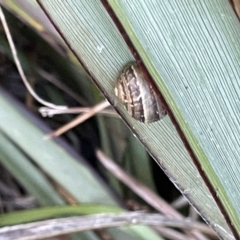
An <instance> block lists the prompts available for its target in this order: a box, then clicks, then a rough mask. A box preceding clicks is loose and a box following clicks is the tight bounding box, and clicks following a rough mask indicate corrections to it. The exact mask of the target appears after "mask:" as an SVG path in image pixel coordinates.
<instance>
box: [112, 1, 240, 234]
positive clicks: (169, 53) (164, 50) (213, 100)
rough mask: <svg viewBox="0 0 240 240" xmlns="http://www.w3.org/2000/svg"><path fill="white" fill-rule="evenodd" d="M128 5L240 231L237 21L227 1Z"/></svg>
mask: <svg viewBox="0 0 240 240" xmlns="http://www.w3.org/2000/svg"><path fill="white" fill-rule="evenodd" d="M111 2H112V3H113V5H115V4H116V2H115V1H111ZM125 3H126V2H124V1H122V4H119V5H118V4H116V5H115V8H116V11H118V12H119V18H120V19H124V18H126V19H127V20H128V21H130V22H131V26H130V25H129V24H128V25H127V27H128V30H129V32H130V33H132V34H131V36H133V38H132V39H133V40H134V43H136V46H138V47H139V49H138V50H139V52H140V54H141V55H142V57H143V59H144V60H145V61H146V63H147V65H148V64H150V65H152V66H149V68H150V69H151V68H152V67H154V68H155V69H157V71H158V73H156V71H154V70H152V74H153V76H154V78H155V79H158V84H159V87H160V89H161V92H162V93H163V94H164V95H165V97H166V99H167V101H168V103H169V105H170V106H171V108H172V110H173V111H174V114H175V115H176V117H177V119H178V121H179V123H180V125H181V127H182V129H183V131H184V133H185V135H186V136H187V138H188V140H189V143H190V144H191V147H192V149H193V150H194V152H195V154H196V155H197V157H198V158H199V160H200V162H201V165H202V168H203V169H204V171H205V172H206V173H207V175H208V176H209V179H210V182H211V183H212V184H213V186H214V188H215V189H216V192H217V193H216V194H217V195H218V197H219V198H220V199H221V201H222V203H223V205H224V207H225V209H227V212H228V213H229V214H230V218H231V221H232V222H233V223H234V225H235V226H236V228H237V229H238V231H239V232H240V229H239V226H240V220H239V219H240V218H239V216H240V202H239V198H240V196H239V188H240V178H239V173H240V172H239V155H240V152H239V150H240V146H239V145H240V144H239V141H238V139H239V133H240V132H239V130H240V129H239V120H238V116H239V113H240V107H239V106H240V105H239V102H240V101H239V93H240V88H239V81H238V79H239V75H240V71H239V66H238V64H237V63H238V62H239V61H238V59H239V57H240V52H239V50H238V45H239V34H238V31H237V29H238V28H239V20H238V19H237V17H235V14H234V12H233V10H232V7H231V5H230V4H229V5H228V4H226V2H225V1H222V3H221V4H219V2H218V1H211V3H210V2H208V1H206V2H203V3H201V4H196V3H193V2H192V3H191V2H189V1H188V2H186V1H181V3H177V2H175V3H174V2H173V3H170V4H169V3H166V4H164V3H162V4H157V3H153V2H152V3H151V4H146V3H144V2H141V3H139V2H137V1H135V3H133V2H131V4H125ZM120 9H121V11H122V12H121V11H119V10H120ZM127 20H126V21H127ZM123 22H124V21H123ZM159 23H164V24H159ZM149 26H150V27H149ZM234 28H235V30H236V31H234ZM146 29H148V30H147V31H146ZM133 32H134V34H133ZM139 39H141V42H139ZM159 40H160V41H159ZM149 43H151V44H149ZM161 78H162V79H163V80H164V82H162V80H161ZM169 92H170V93H171V94H172V97H173V98H174V100H175V101H173V99H172V97H170V95H169Z"/></svg>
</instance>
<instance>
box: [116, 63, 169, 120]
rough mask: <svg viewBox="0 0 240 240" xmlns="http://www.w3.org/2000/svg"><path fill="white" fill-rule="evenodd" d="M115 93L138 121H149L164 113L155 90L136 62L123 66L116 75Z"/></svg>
mask: <svg viewBox="0 0 240 240" xmlns="http://www.w3.org/2000/svg"><path fill="white" fill-rule="evenodd" d="M115 94H116V96H117V97H118V98H119V100H120V101H121V102H122V103H123V105H124V107H125V109H126V110H127V111H128V113H129V114H130V115H131V116H132V117H133V118H135V119H136V120H138V121H141V122H144V123H151V122H155V121H158V120H160V119H161V118H163V117H164V116H165V115H166V112H165V110H164V108H163V106H162V104H161V102H160V99H159V98H158V96H157V94H156V92H155V91H154V89H153V88H152V86H151V85H150V84H149V83H148V82H147V80H146V79H145V77H144V75H143V73H142V71H141V69H140V68H139V67H138V65H137V64H136V63H130V64H128V65H127V66H125V67H124V69H123V70H122V72H121V74H120V75H119V77H118V80H117V85H116V88H115Z"/></svg>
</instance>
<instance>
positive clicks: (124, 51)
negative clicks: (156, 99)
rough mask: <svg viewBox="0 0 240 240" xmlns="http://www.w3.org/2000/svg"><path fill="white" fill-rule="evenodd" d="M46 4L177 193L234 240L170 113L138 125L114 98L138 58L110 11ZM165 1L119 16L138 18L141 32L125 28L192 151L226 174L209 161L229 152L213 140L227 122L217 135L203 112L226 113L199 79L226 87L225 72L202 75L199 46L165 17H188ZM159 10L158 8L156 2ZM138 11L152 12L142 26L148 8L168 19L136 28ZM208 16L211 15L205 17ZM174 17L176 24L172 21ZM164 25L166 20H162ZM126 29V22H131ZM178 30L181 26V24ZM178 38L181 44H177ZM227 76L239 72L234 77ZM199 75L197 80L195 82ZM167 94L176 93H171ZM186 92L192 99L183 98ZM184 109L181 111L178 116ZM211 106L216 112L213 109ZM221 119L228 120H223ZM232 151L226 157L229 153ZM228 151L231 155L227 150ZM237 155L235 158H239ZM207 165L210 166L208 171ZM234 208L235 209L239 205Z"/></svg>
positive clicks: (91, 6) (87, 4)
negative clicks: (123, 73)
mask: <svg viewBox="0 0 240 240" xmlns="http://www.w3.org/2000/svg"><path fill="white" fill-rule="evenodd" d="M42 3H43V5H44V6H45V8H46V9H47V11H48V13H49V14H50V15H51V17H52V19H53V20H54V22H55V23H56V24H57V26H58V27H59V29H60V30H61V32H62V33H63V34H64V36H65V37H66V38H67V40H68V42H69V43H70V45H71V47H72V48H73V49H74V51H75V52H76V53H77V54H78V56H79V57H80V58H81V60H82V61H83V62H84V64H85V65H86V66H87V67H88V69H89V71H90V72H91V74H92V76H93V77H94V78H95V79H98V81H99V82H98V85H99V87H100V88H101V89H102V90H103V91H104V94H105V95H106V96H107V97H108V98H109V100H110V101H112V102H113V103H114V105H116V107H117V108H118V109H119V111H120V112H121V114H122V116H123V117H124V118H125V120H127V122H128V124H129V126H130V127H131V128H132V129H134V130H135V132H136V133H137V135H138V136H139V138H140V140H141V141H142V142H143V143H146V145H147V147H148V149H149V150H150V151H151V152H152V154H153V156H154V157H155V158H156V159H157V160H158V162H159V163H160V164H161V166H162V168H163V169H165V171H166V173H167V174H168V175H169V177H170V178H171V179H172V181H173V182H174V183H175V184H176V185H177V186H178V187H179V188H180V190H181V191H182V192H183V193H184V194H185V195H186V196H187V197H188V199H189V200H191V202H192V203H193V204H194V205H195V206H197V208H198V209H199V210H200V212H201V215H202V216H203V217H204V218H205V219H206V220H207V221H208V222H210V224H211V226H212V227H213V228H214V229H215V230H216V231H217V232H218V233H219V234H220V235H221V236H224V237H225V238H229V239H230V238H231V236H230V230H229V229H228V227H227V225H226V223H225V220H224V218H223V217H222V215H221V213H220V211H219V210H218V208H217V206H216V204H215V202H214V201H213V199H212V197H211V194H210V192H209V191H208V189H207V188H206V186H205V185H204V183H203V181H202V179H201V177H200V175H199V174H198V172H197V170H196V168H195V167H194V165H193V163H192V161H191V159H190V157H189V155H188V153H187V152H186V150H185V149H184V145H183V144H182V142H181V140H180V139H179V137H178V135H177V132H176V131H175V129H174V127H173V126H172V123H171V122H170V120H169V118H168V117H165V118H164V119H163V120H162V121H160V122H156V123H153V124H148V125H147V124H141V123H139V122H136V121H135V120H134V119H131V118H130V117H129V116H127V114H126V112H125V111H124V109H123V108H122V106H121V105H120V104H119V103H118V102H117V100H116V98H115V97H114V86H115V81H116V77H117V75H118V73H119V71H120V70H121V68H122V67H123V65H125V64H126V63H127V62H129V61H131V60H133V57H132V55H131V53H130V52H129V50H128V48H127V46H126V44H125V42H124V41H123V39H122V37H121V35H120V34H119V33H118V31H117V29H116V27H115V26H114V24H113V23H112V21H111V19H110V18H109V16H108V14H107V13H106V12H105V9H104V8H103V7H102V6H101V4H100V2H97V3H96V2H95V1H88V2H75V1H68V2H61V3H59V2H58V4H56V3H55V2H54V1H42ZM115 3H122V2H120V1H118V2H115ZM141 3H142V4H144V2H141ZM124 4H127V2H124ZM179 4H180V3H179ZM216 5H217V4H216ZM163 6H164V5H163ZM163 6H161V4H160V7H159V11H160V12H161V11H162V13H160V12H155V11H154V10H153V9H151V10H150V9H148V6H146V5H144V6H143V7H139V2H138V1H134V2H132V1H131V7H130V6H126V9H127V8H128V9H129V10H128V11H127V10H126V9H124V10H125V11H126V14H129V16H127V15H124V16H122V19H123V20H125V18H126V16H127V17H128V18H129V19H131V21H135V23H134V25H133V22H131V24H132V26H134V27H136V28H135V31H136V32H133V29H132V28H131V29H130V28H128V29H127V30H128V31H129V32H131V33H130V34H129V35H130V36H133V38H134V37H136V36H137V38H138V41H140V42H141V44H142V45H143V47H141V49H143V52H142V57H143V59H145V61H146V59H147V62H145V63H146V65H147V66H148V68H149V70H150V72H151V74H152V75H153V76H154V78H156V79H158V84H159V86H160V87H161V91H163V94H164V96H165V97H166V99H167V101H168V103H169V105H170V106H171V108H172V110H173V111H174V114H175V115H176V117H177V119H178V120H179V122H180V124H181V125H182V126H183V130H184V132H185V134H186V136H187V137H188V139H191V142H190V143H191V144H192V147H193V149H194V150H195V151H196V153H197V156H198V157H199V158H200V157H201V158H203V161H205V162H206V163H208V165H207V166H208V167H209V169H210V170H211V169H214V173H215V174H216V175H218V178H220V176H221V175H222V176H223V174H224V173H219V172H218V171H216V169H215V168H214V166H213V165H211V164H212V162H211V164H210V159H214V158H213V157H216V156H221V158H218V159H219V161H220V159H223V158H222V157H224V155H221V152H219V151H220V150H221V149H219V148H217V147H216V146H217V145H216V142H214V140H215V137H216V136H218V137H219V138H218V140H219V139H221V134H222V133H221V134H220V135H218V133H220V131H222V127H226V126H224V125H223V126H219V125H217V124H216V127H218V128H216V129H214V131H213V132H214V134H215V135H214V134H213V132H212V133H211V131H210V129H211V128H209V122H208V120H209V119H208V118H206V116H210V118H212V117H214V119H215V117H218V120H219V121H220V119H221V118H220V116H221V117H223V116H225V115H223V114H222V113H223V112H220V113H216V112H215V108H214V107H213V105H212V103H213V102H212V100H211V99H215V100H216V98H215V96H216V94H212V95H211V94H209V91H208V89H207V88H206V87H203V86H202V85H201V84H202V83H203V82H205V84H207V83H208V84H209V85H207V86H209V87H210V86H211V85H210V83H211V81H209V80H210V79H211V80H212V79H214V80H215V81H220V82H222V83H224V84H226V81H225V80H224V81H221V79H222V78H223V79H225V77H227V76H226V74H223V75H219V74H216V75H215V76H211V75H207V74H206V73H207V71H206V70H207V69H205V71H200V72H199V71H198V70H199V69H201V68H202V66H203V64H204V62H203V61H202V60H201V61H200V59H199V58H198V57H196V58H195V57H193V58H189V56H195V55H194V54H195V52H194V50H195V48H194V46H195V45H191V44H192V40H193V39H186V38H184V37H183V36H181V35H180V36H181V38H180V37H179V36H178V34H180V32H179V30H178V28H177V27H176V26H178V25H177V23H175V22H172V21H173V20H174V18H173V17H172V16H168V15H167V14H170V13H171V14H172V15H173V16H175V15H176V16H175V18H176V19H177V20H178V21H179V22H181V21H182V20H183V19H182V17H181V16H182V13H181V12H179V14H178V15H177V14H176V13H175V12H176V11H177V9H179V6H176V8H173V7H169V8H166V7H165V8H164V7H163ZM150 7H153V6H151V5H150ZM154 7H155V8H156V6H154ZM177 7H178V8H177ZM189 7H193V6H192V5H191V4H189ZM196 7H199V6H196ZM228 8H229V6H228ZM132 9H134V13H133V12H131V10H132ZM140 9H142V11H145V12H146V13H147V14H148V15H147V17H146V15H143V14H142V15H143V16H144V19H141V24H144V22H148V24H150V23H149V21H152V22H153V21H154V20H155V19H154V18H153V17H150V13H151V12H152V11H153V12H154V13H155V15H154V17H157V16H158V17H159V18H160V17H164V19H158V23H157V24H156V23H155V24H153V23H152V22H151V23H152V25H153V26H154V28H153V29H151V28H150V26H148V27H144V28H142V29H141V26H139V24H138V23H139V21H140V20H139V19H140V16H141V14H140V13H138V14H136V13H135V12H137V11H139V10H140ZM196 9H197V8H196ZM163 10H164V11H165V12H166V13H165V14H164V13H163ZM203 10H204V11H206V9H202V11H203ZM119 11H121V8H119ZM130 12H131V14H130ZM191 13H192V12H191V11H190V9H189V14H191ZM174 14H175V15H174ZM186 14H187V13H185V16H186V17H185V18H184V19H185V22H184V23H185V24H186V23H187V21H186V19H187V16H188V15H186ZM195 14H197V13H195ZM130 15H131V16H130ZM177 16H178V18H177ZM225 16H227V15H225ZM207 17H208V18H209V15H207ZM207 17H206V18H204V19H203V20H204V21H207ZM145 18H146V19H145ZM171 19H172V21H170V20H171ZM189 19H191V17H190V16H189ZM231 19H232V18H231V17H229V18H226V19H225V21H230V20H231ZM160 20H161V21H160ZM163 20H165V21H166V22H163ZM125 21H126V20H125ZM204 21H202V22H204ZM232 21H236V20H234V19H233V20H232ZM126 22H128V21H126ZM162 22H163V24H161V23H162ZM197 23H199V24H200V21H199V20H198V21H197ZM186 26H187V24H186ZM127 27H129V25H128V26H127ZM178 27H179V29H180V26H178ZM191 27H192V28H193V29H194V28H195V27H196V26H195V25H194V24H192V25H191ZM158 28H159V31H160V32H159V34H160V36H157V34H156V31H158ZM188 29H189V28H186V29H185V31H187V30H188ZM163 30H164V31H163ZM196 30H197V29H196ZM196 30H195V33H196V34H198V35H199V33H198V32H197V31H196ZM226 30H227V29H226ZM143 31H144V34H143ZM204 34H206V33H205V32H201V35H200V36H198V35H197V36H198V38H200V39H201V41H202V40H204V37H205V35H204ZM146 35H147V36H149V38H148V40H149V41H147V45H146V41H145V40H146ZM165 35H166V36H168V37H171V36H172V38H170V39H172V41H170V42H169V44H168V43H167V40H166V37H165ZM190 36H191V35H190ZM217 37H218V36H216V39H215V41H216V42H218V40H219V39H218V38H217ZM150 40H151V41H150ZM195 40H196V39H195ZM195 40H194V41H193V43H194V44H196V41H195ZM142 41H143V42H142ZM161 41H163V43H161ZM235 41H237V39H235ZM180 43H181V44H182V45H179V44H180ZM186 43H188V48H190V50H192V51H189V49H188V51H183V50H184V48H183V49H182V47H183V46H184V44H186ZM136 45H137V44H136ZM142 45H141V46H142ZM168 45H170V47H171V48H169V46H168ZM139 46H140V44H139V45H138V46H137V47H138V49H140V47H139ZM195 47H196V46H195ZM203 48H204V45H201V49H203ZM150 50H151V51H150ZM154 51H155V52H156V53H158V54H156V55H154V54H153V53H154ZM175 51H176V53H175ZM236 51H237V50H236ZM208 52H209V51H206V52H205V54H207V53H208ZM216 52H218V51H216ZM146 53H149V55H148V56H146ZM174 53H175V54H174ZM184 53H186V54H188V58H186V60H182V59H184V57H185V56H184ZM218 53H219V52H218ZM202 54H203V55H200V56H201V57H203V56H204V57H208V58H207V59H208V60H210V57H209V56H208V55H207V56H205V55H204V51H203V52H202ZM175 55H176V56H175ZM200 56H199V57H200ZM150 58H151V60H150ZM190 59H191V60H190ZM221 59H222V58H220V53H219V56H218V57H217V58H216V59H215V61H220V60H221ZM194 60H196V61H194ZM184 61H187V62H184ZM190 63H195V65H191V64H190ZM200 63H201V64H200ZM207 63H208V62H205V64H206V65H207ZM183 64H184V65H186V64H187V65H186V66H188V68H187V69H186V67H185V72H184V73H183V70H182V68H183V66H184V65H183ZM189 64H190V65H189ZM233 65H234V64H233ZM159 66H160V67H159ZM173 66H174V67H173ZM219 66H221V65H219ZM190 67H191V71H189V69H190ZM183 69H184V68H183ZM203 69H204V68H203ZM216 69H218V71H220V70H221V69H219V68H216ZM222 69H223V68H222ZM157 70H158V71H159V72H158V71H157ZM163 70H164V71H163ZM186 70H187V71H186ZM208 70H209V69H208ZM211 70H212V69H211ZM188 72H189V73H188ZM210 72H211V74H214V71H210ZM173 73H174V75H173ZM190 73H191V74H190ZM194 73H195V74H194ZM215 73H216V72H215ZM185 74H186V75H185ZM159 76H161V77H162V79H163V80H164V82H162V81H161V82H160V81H159V79H160V78H159ZM229 76H234V75H231V74H230V75H229ZM229 76H228V77H229ZM195 79H197V80H198V84H196V83H195V82H194V81H195ZM230 80H231V81H229V82H230V83H231V82H234V81H233V80H234V79H230ZM188 81H189V82H188ZM192 81H193V82H192ZM160 83H161V84H160ZM185 83H187V85H185ZM200 83H201V84H200ZM213 84H216V82H215V83H214V82H213ZM180 86H181V88H180ZM185 86H187V89H188V92H189V93H188V92H186V91H187V89H186V88H185ZM177 88H179V89H177ZM217 89H218V88H217ZM190 90H191V91H190ZM200 90H201V91H200ZM218 90H219V89H218ZM211 91H212V93H214V92H215V91H213V88H210V92H211ZM169 92H170V93H171V94H169ZM215 93H216V92H215ZM220 93H221V91H219V94H218V95H217V97H218V98H219V100H220V101H224V100H223V99H224V98H223V97H224V96H225V95H223V96H222V95H221V94H220ZM204 94H207V95H206V96H207V97H208V98H207V97H206V99H208V101H207V102H204V101H203V102H202V101H201V100H202V98H201V97H202V96H204ZM187 96H188V98H185V97H187ZM195 96H196V97H198V98H196V100H197V99H201V100H200V102H199V103H198V104H196V101H194V99H195ZM184 98H185V99H184ZM221 99H222V100H221ZM235 99H236V95H235ZM226 100H227V101H228V100H234V99H232V98H231V99H226ZM209 103H210V105H209ZM206 104H207V105H206ZM234 104H235V103H234ZM205 105H206V106H205ZM208 105H209V106H210V108H209V109H208V108H207V106H208ZM223 106H226V105H225V104H224V105H223ZM227 106H232V105H231V104H230V102H228V103H227ZM196 107H197V108H196ZM232 107H236V104H235V105H233V106H232ZM179 110H181V113H180V111H179ZM196 110H197V111H196ZM199 110H200V112H199ZM209 110H211V111H210V112H209ZM235 110H236V109H235ZM232 112H233V111H232ZM200 113H201V114H200ZM182 114H183V115H182ZM183 116H184V119H186V120H182V119H183ZM231 116H233V117H234V115H231ZM234 119H236V117H234V118H233V119H232V120H230V123H231V121H234ZM223 120H225V119H224V118H223ZM224 122H226V121H224ZM210 123H211V122H210ZM212 123H214V124H212V127H214V126H215V123H218V121H216V122H215V121H214V122H213V121H212ZM233 123H234V122H233ZM198 124H201V125H198ZM234 124H235V123H234ZM196 125H197V127H196ZM225 125H227V124H225ZM231 129H232V128H230V129H229V130H231ZM223 132H224V131H223ZM193 134H194V137H192V136H193ZM232 136H234V135H232ZM229 140H231V141H234V140H236V139H234V138H230V139H229ZM225 141H226V143H227V144H226V147H228V146H229V144H228V141H227V140H226V138H222V139H221V143H223V144H224V142H225ZM203 143H204V144H203ZM214 144H215V145H214ZM234 144H236V142H233V145H232V146H234ZM219 146H220V145H219ZM235 146H236V145H235ZM226 147H224V148H223V149H224V150H227V149H226ZM202 150H203V152H202ZM211 150H212V151H213V153H212V155H209V152H210V151H211ZM228 150H229V151H230V150H232V148H229V149H228ZM235 150H236V149H235ZM231 152H232V151H231ZM231 152H230V153H229V154H231ZM233 152H234V151H233ZM225 154H227V152H226V153H225ZM232 157H234V159H236V155H235V156H232ZM208 158H209V159H208ZM233 163H234V161H233ZM235 164H236V162H235ZM220 165H221V164H220ZM205 166H206V165H205ZM210 166H211V167H210ZM224 166H225V165H224ZM233 166H234V164H233ZM221 169H222V170H224V169H226V168H223V167H222V166H221V168H220V170H221ZM205 170H206V171H208V170H207V169H206V168H205ZM211 172H212V171H211ZM229 173H230V172H229ZM229 177H230V178H229V179H231V176H229ZM215 179H216V178H215ZM221 180H222V179H221ZM229 182H230V181H229ZM217 184H219V179H218V180H217ZM219 186H220V190H221V191H222V189H223V188H222V185H219ZM225 186H226V185H225ZM225 186H224V187H225ZM236 186H237V185H236ZM236 186H235V187H236ZM229 189H230V187H229ZM224 190H226V189H224ZM235 194H236V193H235ZM236 196H237V195H236ZM227 197H229V198H231V196H230V194H227ZM233 202H234V198H232V199H231V204H229V206H230V209H228V210H229V211H230V212H231V211H232V210H233V205H234V204H236V203H233ZM234 207H236V205H235V206H234ZM231 209H232V210H231ZM232 216H233V219H235V223H237V222H238V219H237V217H236V215H235V216H234V215H232Z"/></svg>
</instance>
